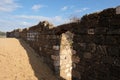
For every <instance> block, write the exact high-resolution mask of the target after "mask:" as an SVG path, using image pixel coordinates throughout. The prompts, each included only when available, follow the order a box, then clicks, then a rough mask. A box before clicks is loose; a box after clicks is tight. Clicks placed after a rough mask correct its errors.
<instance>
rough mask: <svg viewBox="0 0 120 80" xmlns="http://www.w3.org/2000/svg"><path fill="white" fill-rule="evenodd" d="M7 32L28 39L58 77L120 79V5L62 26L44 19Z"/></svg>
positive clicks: (76, 79) (86, 79)
mask: <svg viewBox="0 0 120 80" xmlns="http://www.w3.org/2000/svg"><path fill="white" fill-rule="evenodd" d="M7 36H8V37H17V38H21V39H23V40H25V41H26V42H27V43H28V44H29V45H30V46H31V47H32V48H33V49H34V50H35V51H36V52H37V53H38V54H39V55H40V57H41V58H42V59H43V62H45V63H46V64H47V65H48V66H49V67H50V68H51V69H52V70H53V72H54V73H55V74H56V75H58V80H119V79H120V6H118V7H116V8H108V9H105V10H103V11H101V12H99V13H92V14H88V15H84V16H83V17H82V18H81V20H80V21H79V22H71V23H68V24H63V25H60V26H58V27H54V26H53V25H52V24H50V23H49V22H48V21H43V22H40V23H39V24H38V25H35V26H32V27H30V28H25V29H23V30H14V31H12V32H8V33H7Z"/></svg>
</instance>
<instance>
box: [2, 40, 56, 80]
mask: <svg viewBox="0 0 120 80" xmlns="http://www.w3.org/2000/svg"><path fill="white" fill-rule="evenodd" d="M0 80H57V79H56V77H55V76H54V75H53V73H52V71H51V70H50V69H49V68H48V66H47V65H46V64H44V63H42V61H41V58H40V57H39V56H38V55H37V54H36V53H35V52H34V51H33V50H32V49H31V48H30V47H29V46H28V45H27V44H26V43H25V42H24V41H22V40H18V39H15V38H0Z"/></svg>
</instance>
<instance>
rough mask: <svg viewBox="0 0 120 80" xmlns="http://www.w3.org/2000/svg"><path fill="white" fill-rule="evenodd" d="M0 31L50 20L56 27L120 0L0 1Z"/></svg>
mask: <svg viewBox="0 0 120 80" xmlns="http://www.w3.org/2000/svg"><path fill="white" fill-rule="evenodd" d="M0 2H1V3H0V31H5V32H6V31H11V30H13V29H17V28H25V27H30V26H33V25H36V24H38V23H39V22H40V21H43V20H48V21H49V22H51V23H53V24H54V25H55V26H56V25H60V24H63V23H67V22H69V20H70V18H72V17H79V18H80V17H82V16H83V15H85V14H89V13H92V12H96V11H100V10H103V9H106V8H111V7H116V6H118V5H120V0H0Z"/></svg>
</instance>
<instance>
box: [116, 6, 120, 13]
mask: <svg viewBox="0 0 120 80" xmlns="http://www.w3.org/2000/svg"><path fill="white" fill-rule="evenodd" d="M116 14H120V6H118V7H116Z"/></svg>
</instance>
